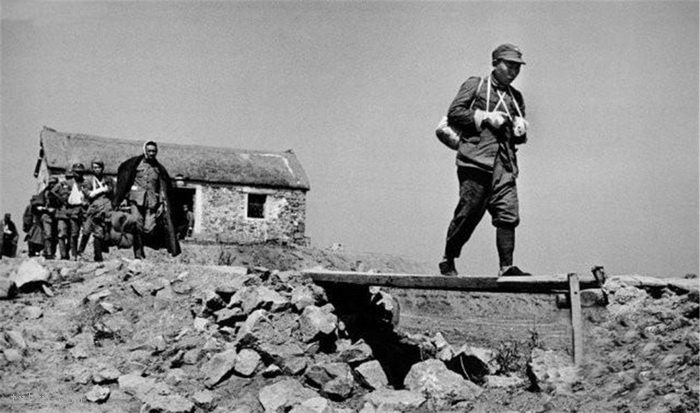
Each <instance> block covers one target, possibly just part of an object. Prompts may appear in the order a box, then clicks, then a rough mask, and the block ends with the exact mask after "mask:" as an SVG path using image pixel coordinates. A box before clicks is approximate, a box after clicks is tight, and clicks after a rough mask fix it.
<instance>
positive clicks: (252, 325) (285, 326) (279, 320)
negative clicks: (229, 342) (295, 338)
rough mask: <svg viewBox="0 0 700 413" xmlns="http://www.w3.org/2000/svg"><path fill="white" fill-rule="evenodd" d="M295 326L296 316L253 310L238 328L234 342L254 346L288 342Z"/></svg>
mask: <svg viewBox="0 0 700 413" xmlns="http://www.w3.org/2000/svg"><path fill="white" fill-rule="evenodd" d="M294 328H296V316H294V315H293V314H287V313H279V314H275V315H272V314H270V313H268V312H267V311H265V310H255V311H253V312H252V313H251V314H250V315H249V316H248V318H247V319H246V320H245V322H244V323H243V325H242V326H241V328H240V329H239V330H238V334H237V337H236V342H237V343H238V345H239V346H241V347H255V346H257V345H258V344H260V345H262V344H263V343H266V344H267V343H269V344H273V345H278V344H284V343H289V342H290V340H291V339H292V332H293V330H294Z"/></svg>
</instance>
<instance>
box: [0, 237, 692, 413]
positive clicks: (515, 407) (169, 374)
mask: <svg viewBox="0 0 700 413" xmlns="http://www.w3.org/2000/svg"><path fill="white" fill-rule="evenodd" d="M109 258H110V259H109V260H108V261H106V262H104V263H99V264H97V263H86V262H70V261H59V260H57V261H44V260H43V259H32V260H29V259H27V258H16V259H2V260H0V295H2V291H5V292H7V291H8V288H7V287H8V283H9V282H10V280H12V282H14V283H15V286H17V287H19V292H18V294H17V295H15V296H14V297H13V298H10V299H5V300H0V317H2V320H3V321H2V324H1V325H0V411H3V412H5V411H7V412H132V411H133V412H237V413H243V412H292V413H343V412H347V413H350V412H361V413H376V412H469V411H473V412H533V413H534V412H614V411H619V412H691V411H697V410H698V407H699V403H698V397H699V395H698V393H699V390H700V383H699V382H698V380H699V374H698V368H699V366H698V363H699V357H700V355H699V354H700V331H699V329H698V315H699V311H700V303H699V302H698V285H697V279H694V280H679V281H678V282H675V283H669V282H666V281H660V280H656V283H655V282H653V281H652V282H650V281H649V280H646V281H645V282H640V281H639V279H624V278H618V279H615V278H612V279H610V280H609V281H608V282H607V283H606V286H605V287H606V288H605V290H606V292H607V293H608V298H609V305H608V307H607V311H604V312H601V313H600V314H601V315H599V316H596V319H595V320H592V321H594V325H595V326H596V327H594V328H593V329H592V331H586V333H585V334H586V337H587V340H586V345H587V347H586V354H585V355H586V357H585V361H584V363H583V365H582V366H581V368H579V369H576V368H574V367H573V366H572V365H571V363H570V359H571V357H570V355H568V354H566V353H559V352H555V351H551V350H548V349H543V348H539V346H538V342H537V339H536V337H533V339H532V340H530V341H529V342H527V343H507V342H504V343H493V346H492V347H491V348H477V347H473V346H470V345H469V343H448V342H446V341H445V340H444V338H443V337H442V336H441V335H440V334H437V335H434V336H426V335H421V334H417V335H407V334H404V333H402V332H401V331H400V330H399V329H398V328H396V327H395V326H394V323H393V321H395V319H394V318H392V316H393V315H394V311H395V307H396V306H395V303H394V301H393V300H392V298H391V297H390V296H389V295H388V294H386V293H385V292H383V291H381V290H379V289H374V288H373V289H362V288H355V289H348V288H344V289H336V290H324V289H323V288H321V287H319V286H317V285H314V284H313V283H312V282H311V281H310V280H308V279H306V278H304V277H303V275H302V274H301V273H300V272H299V270H300V269H302V268H311V267H314V266H322V267H325V268H328V269H351V270H363V271H365V270H370V269H373V270H378V271H384V272H389V271H395V272H399V271H401V272H403V271H410V272H419V271H421V270H423V269H421V268H417V267H416V266H415V264H413V263H410V262H408V261H407V260H405V259H400V258H396V257H386V256H369V255H364V256H359V255H350V254H342V253H337V252H329V251H322V250H316V249H312V248H300V247H283V246H274V245H266V246H247V247H243V246H242V247H229V248H228V249H222V248H220V249H216V248H214V249H212V248H208V249H206V248H203V249H199V250H198V249H197V248H195V247H191V248H188V249H186V252H185V254H183V256H181V257H179V258H178V259H176V260H173V259H170V258H168V257H166V256H165V255H163V254H159V253H155V252H151V253H150V254H149V257H148V260H146V261H132V260H129V259H128V258H125V257H123V256H119V254H111V255H110V256H109ZM219 264H225V265H219Z"/></svg>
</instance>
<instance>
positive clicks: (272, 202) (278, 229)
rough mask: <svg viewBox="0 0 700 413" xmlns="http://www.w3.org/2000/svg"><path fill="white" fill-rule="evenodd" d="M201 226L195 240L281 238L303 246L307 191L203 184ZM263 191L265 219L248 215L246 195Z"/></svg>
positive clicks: (260, 240) (268, 239) (275, 239)
mask: <svg viewBox="0 0 700 413" xmlns="http://www.w3.org/2000/svg"><path fill="white" fill-rule="evenodd" d="M201 191H202V221H201V222H202V227H201V231H200V232H199V233H197V234H194V235H195V239H198V240H205V241H218V242H224V243H255V242H266V241H280V242H289V243H294V244H301V245H305V244H307V243H308V240H307V238H306V236H305V230H306V193H305V192H304V191H300V190H290V189H268V188H255V187H249V186H202V187H201ZM249 193H253V194H265V195H266V196H267V199H266V202H265V213H264V218H248V217H247V202H248V194H249Z"/></svg>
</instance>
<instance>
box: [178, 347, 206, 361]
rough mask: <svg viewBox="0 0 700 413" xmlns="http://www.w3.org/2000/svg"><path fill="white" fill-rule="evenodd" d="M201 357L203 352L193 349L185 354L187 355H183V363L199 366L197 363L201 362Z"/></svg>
mask: <svg viewBox="0 0 700 413" xmlns="http://www.w3.org/2000/svg"><path fill="white" fill-rule="evenodd" d="M201 356H202V350H200V349H198V348H193V349H190V350H187V351H186V352H185V354H183V356H182V362H183V363H184V364H189V365H193V364H197V362H198V361H199V358H200V357H201Z"/></svg>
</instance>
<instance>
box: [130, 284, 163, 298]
mask: <svg viewBox="0 0 700 413" xmlns="http://www.w3.org/2000/svg"><path fill="white" fill-rule="evenodd" d="M131 289H132V290H134V292H135V293H136V294H137V295H139V296H141V297H147V296H150V295H154V294H155V293H156V291H157V290H156V289H157V287H156V285H154V284H152V283H150V282H148V281H144V280H136V281H133V282H132V283H131Z"/></svg>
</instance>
